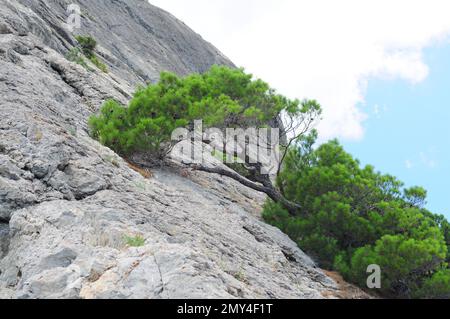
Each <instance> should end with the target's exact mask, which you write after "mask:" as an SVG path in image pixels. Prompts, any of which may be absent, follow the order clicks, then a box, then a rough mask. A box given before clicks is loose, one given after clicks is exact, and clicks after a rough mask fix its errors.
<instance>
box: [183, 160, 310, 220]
mask: <svg viewBox="0 0 450 319" xmlns="http://www.w3.org/2000/svg"><path fill="white" fill-rule="evenodd" d="M189 166H190V167H191V168H192V169H193V170H196V171H201V172H206V173H212V174H218V175H222V176H226V177H229V178H231V179H233V180H235V181H237V182H239V183H241V184H242V185H244V186H247V187H249V188H251V189H253V190H255V191H258V192H261V193H265V194H266V195H267V196H269V197H270V199H272V200H273V201H275V202H277V203H280V204H281V205H283V206H284V207H285V208H286V209H287V210H288V211H289V214H291V215H292V216H298V213H299V211H301V210H302V207H301V206H300V205H298V204H296V203H293V202H291V201H289V200H288V199H286V198H285V197H284V196H283V195H282V194H281V193H280V192H279V191H278V190H277V189H275V187H273V186H272V187H269V186H264V185H261V184H258V183H255V182H252V181H251V180H249V179H247V178H245V177H243V176H241V175H239V174H238V173H236V172H234V171H231V170H226V169H224V168H221V167H208V166H204V165H200V164H191V165H189Z"/></svg>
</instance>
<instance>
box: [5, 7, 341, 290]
mask: <svg viewBox="0 0 450 319" xmlns="http://www.w3.org/2000/svg"><path fill="white" fill-rule="evenodd" d="M70 2H77V3H79V4H80V5H81V8H82V10H83V29H82V30H81V31H80V33H84V34H88V33H89V34H93V35H94V36H95V38H96V39H97V41H98V42H99V46H100V52H102V57H103V59H104V61H105V63H107V64H108V67H109V68H110V72H109V73H108V74H104V73H101V72H100V71H95V70H94V71H92V72H89V71H87V70H85V69H84V68H83V67H81V66H79V65H77V64H74V63H71V62H69V61H67V60H66V59H65V58H64V53H65V52H66V51H67V50H68V49H69V48H70V46H71V45H72V44H73V43H74V39H73V36H72V35H71V34H70V33H68V32H67V31H65V29H64V28H65V25H64V21H65V16H64V14H65V6H66V5H67V3H68V1H27V0H20V1H8V0H0V96H2V99H1V100H0V298H323V297H325V296H330V295H331V296H336V295H338V292H339V287H338V285H337V284H336V282H335V281H333V280H332V279H331V278H330V277H328V276H326V275H325V274H324V273H323V272H322V271H320V270H319V269H317V267H316V266H315V264H314V262H313V261H312V260H311V259H310V258H309V257H308V256H307V255H305V254H304V253H303V252H302V251H301V250H300V249H299V248H297V246H296V245H295V243H293V242H292V241H291V240H290V239H289V238H288V237H287V236H285V235H284V234H282V233H281V232H280V231H279V230H277V229H275V228H273V227H271V226H268V225H266V224H264V223H263V222H262V221H261V220H260V212H261V206H262V204H263V203H264V200H265V197H264V196H262V195H261V194H259V193H256V192H254V191H252V190H250V189H248V188H245V187H244V186H242V185H240V184H238V183H236V182H234V181H231V180H228V179H225V178H222V177H220V176H215V175H208V174H205V173H200V172H180V171H177V170H175V169H170V168H165V169H159V170H155V171H153V172H152V173H153V177H151V178H148V179H146V178H144V177H143V176H141V175H140V174H139V173H138V172H136V171H134V170H133V169H131V168H130V166H129V165H128V164H127V163H126V162H125V161H124V160H123V159H121V158H120V157H119V156H118V155H116V154H115V153H113V152H112V151H111V150H109V149H107V148H105V147H103V146H102V145H100V144H99V143H98V142H96V141H94V140H92V139H91V138H90V137H89V135H88V133H87V125H86V122H87V119H88V117H89V116H90V115H91V114H92V113H93V112H96V111H97V110H98V109H99V107H100V106H101V104H102V103H103V101H105V99H108V98H114V99H116V100H118V101H120V102H122V103H126V102H127V101H128V99H129V98H130V97H131V96H132V93H133V90H134V88H135V86H136V84H138V83H141V84H142V83H144V82H145V81H147V80H155V79H157V77H158V73H159V71H160V70H169V71H173V72H177V73H178V74H187V73H189V72H201V71H204V70H206V69H207V68H208V67H209V66H210V65H212V64H214V63H221V64H228V65H231V62H229V61H228V59H226V58H225V57H224V56H223V55H222V54H220V53H219V52H218V51H217V50H216V49H215V48H214V47H212V46H211V45H210V44H208V43H206V42H204V41H203V40H201V38H200V37H199V36H198V35H196V34H195V33H193V32H192V31H191V30H190V29H188V28H187V27H186V26H185V25H184V24H183V23H181V22H180V21H178V20H176V19H175V18H174V17H173V16H171V15H170V14H167V13H165V12H163V11H161V10H159V9H157V8H155V7H153V6H151V5H148V4H147V3H146V1H143V0H142V1H140V0H132V1H125V0H115V1H112V0H110V1H107V0H99V1H72V0H71V1H70ZM133 236H139V238H142V239H143V240H145V244H144V245H143V246H141V247H129V246H127V241H126V240H125V239H126V238H127V237H133Z"/></svg>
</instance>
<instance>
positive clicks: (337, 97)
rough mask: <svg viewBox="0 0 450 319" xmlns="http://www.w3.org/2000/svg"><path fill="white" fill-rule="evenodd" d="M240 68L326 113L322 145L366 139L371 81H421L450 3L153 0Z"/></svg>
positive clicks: (449, 25) (442, 34)
mask: <svg viewBox="0 0 450 319" xmlns="http://www.w3.org/2000/svg"><path fill="white" fill-rule="evenodd" d="M150 2H151V3H153V4H155V5H158V6H160V7H162V8H164V9H167V10H168V11H170V12H171V13H173V14H174V15H176V16H177V17H179V18H180V19H182V20H183V21H184V22H186V23H187V24H188V25H190V26H191V27H192V28H193V29H194V30H195V31H197V32H199V33H200V34H202V35H203V36H204V37H205V38H206V39H207V40H208V41H210V42H212V43H213V44H215V45H216V46H217V47H218V48H219V49H220V50H221V51H223V52H224V53H225V54H226V55H228V56H229V57H230V58H231V59H232V60H233V61H234V62H235V63H236V64H238V65H239V66H243V67H245V68H246V69H247V70H248V71H250V72H252V73H254V74H255V75H257V76H258V77H261V78H262V79H264V80H266V81H268V82H269V83H270V84H271V85H272V86H274V87H275V88H277V89H278V90H279V91H280V92H281V93H283V94H286V95H288V96H289V97H291V98H304V97H308V98H315V99H317V100H319V102H320V103H321V104H322V105H323V107H324V120H323V121H322V123H321V124H320V126H319V129H320V133H321V136H322V138H325V139H326V138H330V137H341V138H346V139H361V138H362V137H363V135H364V129H363V122H364V120H365V119H366V117H367V115H366V114H364V112H363V111H362V110H361V109H359V108H358V107H357V106H358V104H359V103H363V102H364V96H365V93H366V86H367V81H368V80H369V79H370V78H372V77H377V78H383V79H403V80H405V81H409V82H410V83H413V84H414V83H419V82H420V81H423V80H424V79H425V78H426V77H427V76H428V73H429V70H428V67H427V65H426V64H425V63H424V61H423V58H422V51H423V49H424V48H425V47H427V46H430V45H433V44H435V43H436V42H437V41H442V40H447V39H448V36H449V31H450V18H449V13H450V1H448V0H395V1H392V0H378V1H369V0H366V1H363V0H341V1H335V0H315V1H309V0H190V1H185V0H151V1H150Z"/></svg>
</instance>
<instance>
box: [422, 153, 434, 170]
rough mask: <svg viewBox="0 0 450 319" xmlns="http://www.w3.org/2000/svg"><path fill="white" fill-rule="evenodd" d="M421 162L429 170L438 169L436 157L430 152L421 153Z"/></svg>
mask: <svg viewBox="0 0 450 319" xmlns="http://www.w3.org/2000/svg"><path fill="white" fill-rule="evenodd" d="M420 160H421V162H422V164H423V165H425V166H426V167H428V168H436V166H437V162H436V160H435V159H434V156H433V155H432V154H431V153H430V152H428V153H425V152H421V153H420Z"/></svg>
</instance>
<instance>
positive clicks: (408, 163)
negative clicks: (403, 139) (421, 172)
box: [405, 160, 414, 169]
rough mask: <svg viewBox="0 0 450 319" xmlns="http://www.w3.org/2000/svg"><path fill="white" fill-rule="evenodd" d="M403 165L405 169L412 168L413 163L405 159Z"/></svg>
mask: <svg viewBox="0 0 450 319" xmlns="http://www.w3.org/2000/svg"><path fill="white" fill-rule="evenodd" d="M405 166H406V168H407V169H412V168H414V163H413V162H412V161H411V160H406V161H405Z"/></svg>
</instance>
